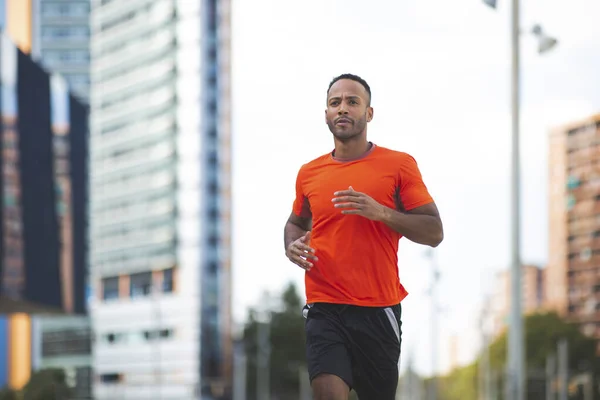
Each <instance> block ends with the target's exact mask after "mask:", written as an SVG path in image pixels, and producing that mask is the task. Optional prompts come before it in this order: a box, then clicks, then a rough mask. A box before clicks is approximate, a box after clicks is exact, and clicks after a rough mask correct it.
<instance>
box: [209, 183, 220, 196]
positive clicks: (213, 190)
mask: <svg viewBox="0 0 600 400" xmlns="http://www.w3.org/2000/svg"><path fill="white" fill-rule="evenodd" d="M208 192H209V193H210V194H211V195H215V194H217V193H219V182H217V181H216V180H215V179H211V180H210V182H208Z"/></svg>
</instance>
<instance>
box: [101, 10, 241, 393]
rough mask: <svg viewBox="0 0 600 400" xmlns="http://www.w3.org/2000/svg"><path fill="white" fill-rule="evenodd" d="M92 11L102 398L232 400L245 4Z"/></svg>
mask: <svg viewBox="0 0 600 400" xmlns="http://www.w3.org/2000/svg"><path fill="white" fill-rule="evenodd" d="M91 7H92V8H91V18H90V21H91V34H92V36H91V44H90V48H91V52H92V60H93V62H92V64H93V65H92V68H91V76H92V79H91V82H92V87H91V92H90V93H91V97H90V104H91V109H90V112H91V124H90V131H91V136H90V137H91V143H92V145H91V154H92V156H91V163H90V165H91V168H92V171H91V173H92V176H93V179H94V182H93V186H92V188H91V193H90V194H91V196H90V201H91V205H90V210H91V212H90V214H91V218H90V232H91V236H90V273H91V280H92V284H93V287H94V289H95V290H94V292H95V293H96V296H94V297H93V300H92V301H91V303H90V314H91V316H92V326H93V330H94V337H95V342H94V348H93V369H94V373H95V374H96V375H95V380H94V398H95V399H96V400H114V399H119V400H144V399H147V400H161V399H171V400H175V399H181V400H190V399H203V400H208V399H223V400H226V399H231V390H232V367H233V365H232V360H233V348H232V337H231V334H232V332H231V331H232V326H231V322H232V321H231V79H230V65H231V57H230V36H231V27H230V20H231V10H230V8H231V1H230V0H202V1H200V0H197V1H190V0H167V1H148V0H145V1H124V0H93V1H92V2H91Z"/></svg>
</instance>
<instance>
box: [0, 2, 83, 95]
mask: <svg viewBox="0 0 600 400" xmlns="http://www.w3.org/2000/svg"><path fill="white" fill-rule="evenodd" d="M0 18H1V19H2V21H0V23H1V26H2V27H3V29H4V31H5V32H7V33H8V35H9V36H10V37H11V38H12V39H13V41H14V42H15V43H16V44H17V46H19V48H20V49H21V50H22V51H23V52H24V53H27V54H30V55H31V57H32V58H33V59H34V60H35V61H36V62H39V63H41V64H42V65H43V66H44V67H45V68H46V69H47V70H48V71H50V72H53V73H59V74H61V75H62V76H63V77H64V78H65V80H66V81H67V84H68V86H69V89H70V90H71V92H72V93H73V94H75V95H76V96H77V97H79V99H80V100H83V101H84V102H87V101H88V97H89V87H90V51H89V46H90V28H89V26H90V1H89V0H0Z"/></svg>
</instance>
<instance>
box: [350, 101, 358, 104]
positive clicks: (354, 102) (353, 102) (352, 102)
mask: <svg viewBox="0 0 600 400" xmlns="http://www.w3.org/2000/svg"><path fill="white" fill-rule="evenodd" d="M350 104H358V102H357V101H356V100H350Z"/></svg>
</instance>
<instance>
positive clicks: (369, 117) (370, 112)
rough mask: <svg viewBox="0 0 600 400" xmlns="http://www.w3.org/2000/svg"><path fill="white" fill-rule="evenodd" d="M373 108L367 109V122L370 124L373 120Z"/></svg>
mask: <svg viewBox="0 0 600 400" xmlns="http://www.w3.org/2000/svg"><path fill="white" fill-rule="evenodd" d="M373 112H374V111H373V107H369V108H367V122H371V120H372V119H373Z"/></svg>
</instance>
